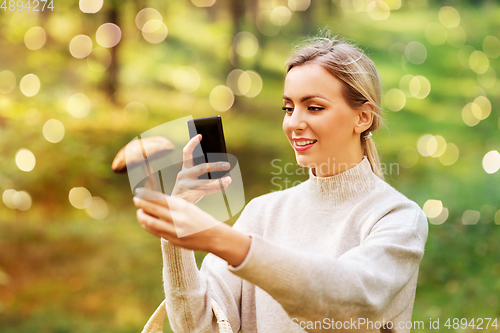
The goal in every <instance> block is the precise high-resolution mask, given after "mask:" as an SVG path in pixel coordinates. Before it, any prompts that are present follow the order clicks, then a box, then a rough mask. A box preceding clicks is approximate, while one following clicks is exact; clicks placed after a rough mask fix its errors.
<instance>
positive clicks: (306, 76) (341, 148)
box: [283, 63, 363, 177]
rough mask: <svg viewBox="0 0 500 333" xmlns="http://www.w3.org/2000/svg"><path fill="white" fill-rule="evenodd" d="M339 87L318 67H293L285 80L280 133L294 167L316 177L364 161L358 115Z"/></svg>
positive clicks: (315, 64)
mask: <svg viewBox="0 0 500 333" xmlns="http://www.w3.org/2000/svg"><path fill="white" fill-rule="evenodd" d="M342 85H343V82H341V81H340V80H339V79H337V78H336V77H335V76H333V75H332V74H331V73H330V72H328V71H327V70H326V69H325V68H324V67H323V66H321V65H319V64H317V63H306V64H304V65H300V66H297V67H293V68H292V69H291V70H290V71H289V72H288V74H287V76H286V79H285V92H284V96H283V105H284V110H285V117H284V119H283V131H284V132H285V134H286V136H287V137H288V140H289V141H290V144H291V145H292V147H293V148H294V150H295V156H296V158H297V163H298V164H299V165H300V166H303V167H311V168H313V172H314V173H315V175H316V176H318V177H324V176H330V175H334V174H337V173H339V172H342V171H345V170H347V169H349V168H351V167H353V166H355V165H356V164H358V163H359V162H360V161H361V159H362V158H363V151H362V149H361V143H360V133H361V132H359V131H360V130H361V129H360V128H358V127H359V123H360V118H362V117H360V114H361V113H360V111H359V110H357V109H353V108H351V107H350V106H349V105H348V104H347V103H346V101H345V100H344V97H343V96H342V93H341V91H342ZM357 132H358V133H357Z"/></svg>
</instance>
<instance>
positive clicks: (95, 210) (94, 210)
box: [85, 197, 109, 220]
mask: <svg viewBox="0 0 500 333" xmlns="http://www.w3.org/2000/svg"><path fill="white" fill-rule="evenodd" d="M85 211H86V212H87V214H88V215H89V216H90V217H92V218H93V219H96V220H102V219H103V218H105V217H107V216H108V214H109V207H108V204H107V203H106V201H104V199H103V198H101V197H92V198H91V199H90V204H89V205H88V207H86V208H85Z"/></svg>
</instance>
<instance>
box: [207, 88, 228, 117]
mask: <svg viewBox="0 0 500 333" xmlns="http://www.w3.org/2000/svg"><path fill="white" fill-rule="evenodd" d="M209 100H210V105H211V106H212V107H213V108H214V109H215V110H217V111H227V110H229V109H230V108H231V106H233V103H234V94H233V92H232V90H231V89H229V88H228V87H227V86H224V85H219V86H217V87H215V88H214V89H212V91H211V92H210V97H209Z"/></svg>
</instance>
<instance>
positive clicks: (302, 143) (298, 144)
mask: <svg viewBox="0 0 500 333" xmlns="http://www.w3.org/2000/svg"><path fill="white" fill-rule="evenodd" d="M315 142H316V140H302V141H295V144H296V145H297V146H305V145H308V144H310V143H315Z"/></svg>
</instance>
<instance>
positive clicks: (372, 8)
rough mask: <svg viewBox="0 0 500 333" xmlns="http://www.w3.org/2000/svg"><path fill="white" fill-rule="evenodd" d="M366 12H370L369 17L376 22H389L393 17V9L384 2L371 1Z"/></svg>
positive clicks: (381, 0)
mask: <svg viewBox="0 0 500 333" xmlns="http://www.w3.org/2000/svg"><path fill="white" fill-rule="evenodd" d="M366 11H367V12H368V16H370V18H371V19H372V20H374V21H382V20H387V19H388V18H389V16H390V15H391V9H390V8H389V6H388V5H387V3H386V2H385V1H383V0H373V1H370V2H369V3H368V6H367V8H366Z"/></svg>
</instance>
